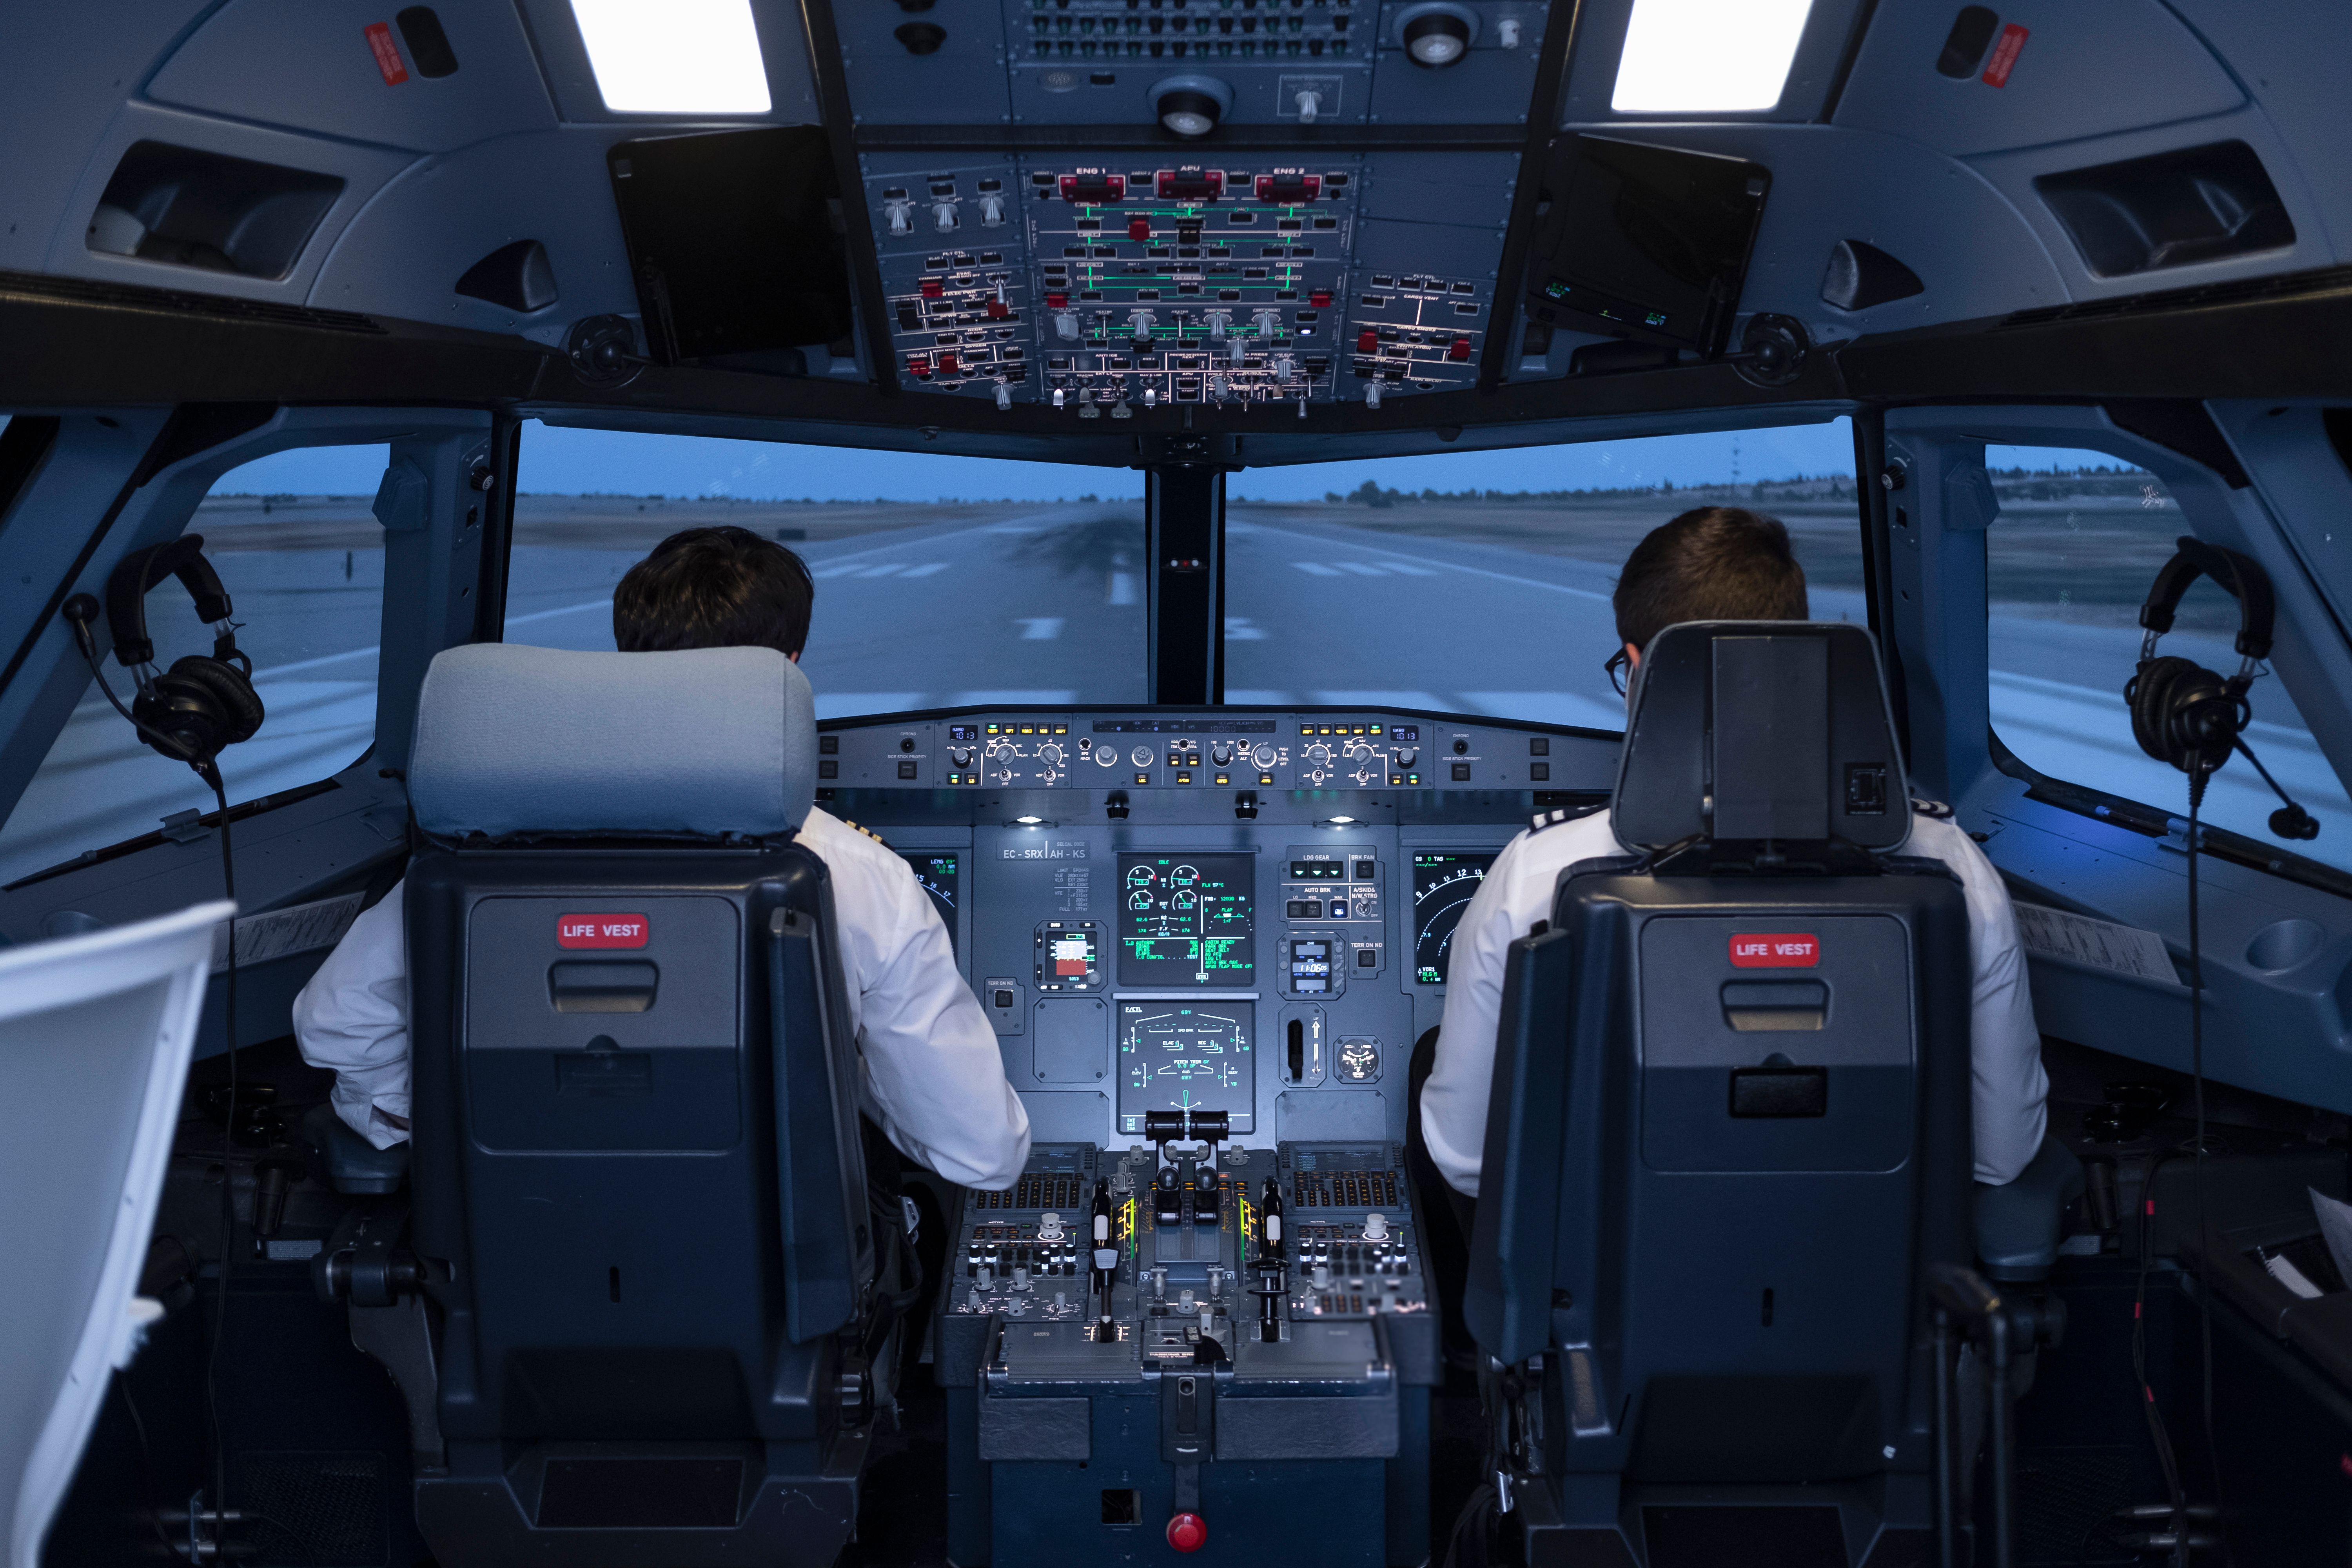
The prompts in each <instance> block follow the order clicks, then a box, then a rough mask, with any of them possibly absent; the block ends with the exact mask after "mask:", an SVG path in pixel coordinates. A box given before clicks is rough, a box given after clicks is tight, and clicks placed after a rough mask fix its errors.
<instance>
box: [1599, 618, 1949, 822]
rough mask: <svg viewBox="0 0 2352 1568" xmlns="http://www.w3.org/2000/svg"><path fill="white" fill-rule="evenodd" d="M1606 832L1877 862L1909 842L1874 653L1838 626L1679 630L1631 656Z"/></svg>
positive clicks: (1740, 624)
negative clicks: (1844, 846)
mask: <svg viewBox="0 0 2352 1568" xmlns="http://www.w3.org/2000/svg"><path fill="white" fill-rule="evenodd" d="M1636 679H1637V682H1638V684H1637V685H1636V686H1635V688H1634V690H1633V714H1632V717H1631V720H1630V721H1629V722H1628V723H1627V724H1626V727H1625V747H1624V750H1623V751H1622V752H1621V753H1619V756H1618V762H1617V790H1616V795H1615V796H1614V798H1613V800H1612V805H1611V811H1610V819H1609V821H1610V826H1611V827H1612V829H1613V830H1614V831H1615V833H1616V835H1617V840H1618V842H1619V843H1621V844H1622V845H1624V846H1625V847H1627V848H1629V849H1633V850H1650V849H1659V848H1663V847H1665V846H1667V845H1670V844H1676V843H1679V842H1681V841H1682V840H1684V839H1685V838H1690V837H1702V838H1706V839H1710V840H1714V841H1716V842H1718V843H1723V842H1741V843H1752V842H1762V841H1767V840H1769V841H1773V842H1778V843H1789V844H1817V843H1822V842H1825V841H1828V840H1832V839H1837V840H1843V842H1845V843H1848V844H1853V845H1858V846H1860V847H1863V848H1865V849H1872V850H1876V851H1879V852H1881V853H1885V852H1887V851H1891V850H1895V849H1897V848H1900V847H1902V844H1903V842H1904V840H1905V839H1906V838H1908V837H1910V834H1911V801H1910V787H1909V783H1908V781H1907V780H1906V778H1905V776H1904V772H1903V753H1902V752H1901V751H1900V750H1899V749H1898V748H1897V747H1896V745H1895V722H1894V719H1893V716H1892V712H1891V710H1889V708H1888V706H1887V700H1886V682H1885V676H1884V675H1883V674H1882V673H1881V671H1880V669H1879V665H1878V645H1877V644H1876V643H1875V642H1874V641H1873V640H1872V638H1871V636H1870V634H1869V633H1868V632H1867V631H1864V629H1863V628H1862V627H1860V626H1850V625H1847V624H1846V623H1844V622H1842V621H1840V622H1819V621H1685V622H1684V623H1683V624H1681V625H1680V626H1668V627H1667V628H1666V629H1665V630H1664V631H1662V632H1660V633H1659V634H1658V635H1657V636H1656V637H1653V638H1652V639H1651V641H1650V646H1649V647H1647V648H1646V649H1644V650H1643V654H1642V665H1641V669H1640V671H1639V674H1638V676H1637V678H1636Z"/></svg>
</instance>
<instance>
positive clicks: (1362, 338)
mask: <svg viewBox="0 0 2352 1568" xmlns="http://www.w3.org/2000/svg"><path fill="white" fill-rule="evenodd" d="M1356 352H1357V353H1360V354H1376V353H1380V352H1381V335H1380V333H1378V332H1376V331H1373V330H1372V329H1371V328H1370V327H1366V328H1365V329H1364V330H1363V331H1360V332H1358V333H1357V334H1356Z"/></svg>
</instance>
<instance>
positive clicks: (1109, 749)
mask: <svg viewBox="0 0 2352 1568" xmlns="http://www.w3.org/2000/svg"><path fill="white" fill-rule="evenodd" d="M1095 765H1096V766H1097V767H1105V768H1115V767H1117V766H1118V747H1117V746H1105V747H1103V748H1101V749H1100V750H1099V751H1097V752H1095Z"/></svg>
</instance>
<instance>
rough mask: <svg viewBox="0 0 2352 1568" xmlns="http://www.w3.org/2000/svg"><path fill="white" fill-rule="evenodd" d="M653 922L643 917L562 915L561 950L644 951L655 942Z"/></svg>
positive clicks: (559, 928) (559, 921) (557, 932)
mask: <svg viewBox="0 0 2352 1568" xmlns="http://www.w3.org/2000/svg"><path fill="white" fill-rule="evenodd" d="M653 934H654V928H653V922H652V921H648V920H646V917H645V916H643V915H558V916H557V917H556V920H555V945H556V946H558V947H643V946H645V945H646V942H650V941H652V940H653Z"/></svg>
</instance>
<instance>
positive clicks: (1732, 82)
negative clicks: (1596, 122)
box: [1609, 0, 1812, 114]
mask: <svg viewBox="0 0 2352 1568" xmlns="http://www.w3.org/2000/svg"><path fill="white" fill-rule="evenodd" d="M1811 10H1812V0H1633V16H1632V17H1631V18H1630V19H1628V20H1627V22H1626V24H1625V48H1624V52H1623V53H1622V54H1621V55H1619V56H1618V57H1617V88H1616V90H1615V91H1614V92H1613V93H1612V95H1611V97H1610V100H1609V107H1610V108H1611V109H1612V110H1616V111H1617V112H1618V113H1620V114H1706V113H1722V114H1729V113H1738V112H1741V111H1749V112H1752V111H1754V110H1764V109H1772V108H1776V107H1778V106H1779V104H1780V92H1781V89H1783V88H1784V87H1786V86H1787V85H1788V80H1789V68H1790V65H1791V64H1792V63H1793V62H1794V61H1795V60H1796V58H1797V41H1798V40H1799V39H1800V38H1801V37H1804V32H1805V17H1806V16H1807V14H1808V13H1810V12H1811Z"/></svg>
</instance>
